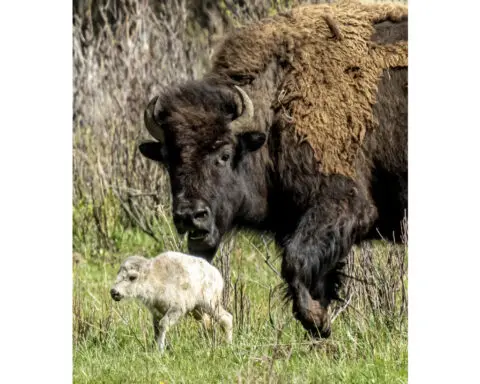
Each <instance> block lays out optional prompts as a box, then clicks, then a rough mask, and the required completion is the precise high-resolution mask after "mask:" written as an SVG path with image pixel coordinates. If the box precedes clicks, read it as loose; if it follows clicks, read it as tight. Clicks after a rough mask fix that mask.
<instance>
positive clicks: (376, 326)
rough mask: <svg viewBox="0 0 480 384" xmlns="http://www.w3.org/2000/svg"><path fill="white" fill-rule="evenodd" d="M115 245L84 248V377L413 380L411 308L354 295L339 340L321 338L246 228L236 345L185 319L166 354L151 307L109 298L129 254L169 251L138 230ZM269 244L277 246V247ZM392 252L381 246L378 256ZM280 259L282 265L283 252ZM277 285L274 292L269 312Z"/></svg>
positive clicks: (236, 269) (80, 340) (236, 278)
mask: <svg viewBox="0 0 480 384" xmlns="http://www.w3.org/2000/svg"><path fill="white" fill-rule="evenodd" d="M115 248H116V249H117V251H115V252H113V253H112V252H107V251H102V252H97V253H96V254H95V257H93V256H89V254H88V252H86V253H84V254H86V256H85V257H86V259H85V260H84V261H83V262H82V263H80V264H79V265H77V266H76V267H75V268H74V271H73V280H74V292H73V314H74V316H73V322H74V324H73V327H74V335H73V348H74V351H73V352H74V361H73V363H74V364H73V367H74V368H73V378H74V382H75V383H161V382H164V383H220V382H221V383H231V382H239V383H267V382H273V383H406V382H407V360H408V359H407V329H406V314H402V315H398V311H396V312H395V313H394V314H393V315H389V316H387V315H385V313H384V312H383V311H380V310H375V311H374V310H372V309H371V307H369V306H368V305H366V301H365V300H362V298H361V297H355V296H354V299H353V300H352V305H351V307H349V308H348V310H346V311H344V312H343V313H341V314H340V316H339V317H338V318H337V319H336V320H335V322H334V324H333V332H332V336H331V338H330V339H328V340H322V341H320V342H317V343H314V342H313V341H312V340H310V339H309V338H307V337H306V336H305V333H304V331H303V329H302V327H301V325H300V324H299V323H298V322H296V321H295V320H294V319H293V317H292V316H291V312H290V305H286V306H285V305H284V304H283V302H282V300H281V294H280V290H273V289H274V288H275V287H276V286H278V284H279V283H280V282H281V280H280V279H279V277H278V276H277V275H276V274H275V273H274V272H273V270H272V269H271V268H270V267H269V266H268V265H267V264H266V263H265V261H264V257H265V253H266V248H265V246H264V245H263V243H262V242H260V241H259V240H258V239H257V238H253V239H252V238H251V237H246V236H244V235H242V234H240V235H239V236H238V237H237V241H236V244H235V247H234V251H233V252H232V253H231V255H230V264H231V265H230V279H231V284H230V286H231V290H230V300H229V304H228V305H227V309H228V310H229V311H230V312H232V313H233V315H234V322H235V324H234V342H233V344H232V345H230V346H228V345H226V344H225V343H224V342H223V334H222V333H221V330H220V329H219V327H215V328H214V330H213V331H210V332H205V331H203V329H202V327H201V326H200V325H199V324H198V323H196V322H195V321H194V320H193V318H186V319H184V320H182V321H181V322H180V323H179V324H177V325H176V326H175V327H174V328H173V329H172V330H171V331H170V332H169V333H168V334H167V340H168V343H169V349H167V351H166V353H165V354H164V355H162V356H160V355H159V354H158V353H157V351H156V347H155V344H154V342H153V329H152V327H151V320H150V314H149V312H148V310H147V309H146V308H144V307H143V306H142V305H140V304H137V303H136V302H133V301H132V302H119V303H117V302H114V301H113V300H112V299H111V298H110V296H109V289H110V286H111V285H112V282H113V280H114V278H115V275H116V271H117V269H118V266H119V264H120V262H121V260H122V259H123V257H125V256H126V255H128V254H130V253H133V252H135V251H137V252H139V253H143V254H145V255H147V256H153V255H154V254H155V253H157V252H158V251H160V249H159V248H158V246H157V245H155V243H154V242H153V241H152V240H151V239H150V238H148V237H147V236H146V235H143V234H141V233H139V232H138V231H135V230H133V229H131V230H126V231H124V234H123V236H122V238H121V239H120V238H118V239H117V240H116V247H115ZM83 249H89V248H88V247H86V248H85V247H84V248H83ZM268 250H269V252H275V249H274V247H273V246H272V245H270V246H268ZM388 252H389V249H388V247H387V248H386V247H385V246H376V247H374V253H375V257H376V258H378V259H379V260H386V259H387V256H388V255H387V253H388ZM384 264H385V263H383V264H382V263H379V265H380V267H379V268H385V266H383V267H382V266H381V265H384ZM273 266H274V267H275V268H277V269H279V260H278V259H277V260H275V261H274V262H273ZM235 287H236V289H235ZM272 290H273V291H272ZM235 291H236V294H235ZM270 292H275V293H273V294H272V295H271V296H272V298H271V300H270V310H269V296H270ZM240 293H242V294H243V295H241V294H240ZM379 297H380V296H379ZM380 304H381V301H380ZM242 305H243V310H240V308H241V307H242ZM353 307H354V308H355V309H353ZM270 318H271V319H272V321H273V325H272V323H271V322H270ZM241 319H243V321H241Z"/></svg>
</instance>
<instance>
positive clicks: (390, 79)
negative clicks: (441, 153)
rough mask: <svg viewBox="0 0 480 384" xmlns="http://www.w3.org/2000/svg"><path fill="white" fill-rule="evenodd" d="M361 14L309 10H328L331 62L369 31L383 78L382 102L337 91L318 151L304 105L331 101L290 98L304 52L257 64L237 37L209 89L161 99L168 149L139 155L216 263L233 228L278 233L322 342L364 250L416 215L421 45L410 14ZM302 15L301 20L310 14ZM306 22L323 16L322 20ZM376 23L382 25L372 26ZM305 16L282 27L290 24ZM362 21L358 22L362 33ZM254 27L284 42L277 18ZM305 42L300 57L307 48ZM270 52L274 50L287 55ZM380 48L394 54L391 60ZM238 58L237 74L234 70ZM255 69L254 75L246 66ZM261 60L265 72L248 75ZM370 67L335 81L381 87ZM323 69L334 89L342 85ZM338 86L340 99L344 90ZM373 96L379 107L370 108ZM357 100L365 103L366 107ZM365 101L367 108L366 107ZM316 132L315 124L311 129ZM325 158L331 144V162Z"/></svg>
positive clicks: (195, 241) (196, 249)
mask: <svg viewBox="0 0 480 384" xmlns="http://www.w3.org/2000/svg"><path fill="white" fill-rule="evenodd" d="M348 4H350V5H348ZM348 4H347V5H338V7H337V6H333V7H332V8H329V7H328V6H325V5H321V6H312V7H315V8H309V9H312V10H315V12H317V13H318V14H322V12H323V11H324V10H325V17H324V18H323V22H324V23H325V27H322V28H323V29H321V31H324V30H326V31H329V32H328V34H327V35H326V36H323V35H322V33H323V32H318V33H319V36H318V41H319V43H318V46H316V47H315V49H316V51H317V52H318V51H319V50H320V51H321V50H324V51H325V52H326V53H328V52H332V51H335V50H336V49H337V48H336V47H339V46H340V45H341V46H342V47H343V48H342V49H343V50H347V51H348V49H352V48H351V47H355V45H352V44H351V39H352V33H351V32H352V28H353V27H352V25H357V24H356V23H360V24H361V25H362V26H361V27H358V29H359V30H360V31H361V34H362V35H361V37H358V36H357V37H356V40H355V41H356V44H357V43H358V42H359V41H360V43H361V44H360V46H363V47H371V49H372V50H374V51H375V52H376V55H377V56H375V57H376V58H377V59H378V60H379V62H380V64H378V63H377V64H378V65H379V67H378V68H382V69H381V70H380V71H379V72H378V76H377V77H376V78H375V79H376V83H374V82H371V83H372V84H374V85H375V89H370V90H369V92H373V93H374V96H373V97H370V96H371V95H370V93H369V92H366V91H365V88H364V87H363V85H362V86H360V85H358V84H357V86H356V87H352V89H354V90H355V91H352V92H353V93H351V94H350V93H349V94H348V95H349V97H350V96H351V99H350V98H349V97H345V95H346V94H339V95H335V97H334V98H335V99H336V100H337V99H338V100H339V102H342V103H343V104H341V105H339V106H338V107H337V108H334V109H333V110H331V111H328V110H324V111H322V114H319V115H318V116H321V118H320V120H319V121H318V130H319V131H320V130H321V132H322V135H318V137H317V138H316V141H315V143H316V144H315V143H312V141H311V140H309V139H308V137H306V138H305V136H303V137H299V133H302V134H303V133H304V132H303V131H302V132H299V131H298V129H297V128H298V126H299V123H301V121H299V119H301V116H302V113H303V112H302V111H303V110H302V108H303V107H302V106H304V105H314V106H318V105H321V103H322V100H320V101H318V100H313V99H312V100H310V101H309V100H305V99H302V97H303V98H305V95H306V94H307V93H304V94H303V96H302V93H301V92H300V93H299V94H295V93H292V94H288V95H285V94H284V92H283V90H284V89H285V88H284V86H285V82H286V81H287V80H288V86H289V87H295V86H296V85H295V84H296V83H292V76H291V74H292V73H297V72H295V71H296V70H298V68H296V69H295V56H294V57H293V58H292V57H289V58H288V60H287V59H286V58H284V57H282V54H283V53H282V52H280V51H278V52H275V54H272V55H271V56H268V55H267V54H266V53H265V52H267V51H266V50H262V51H259V52H257V57H256V59H258V60H257V61H254V60H253V59H252V57H253V56H254V53H252V55H251V56H247V58H245V56H243V57H241V54H242V52H243V51H242V50H248V49H251V48H252V47H251V46H250V45H248V46H247V45H245V46H239V45H238V44H240V43H239V42H241V41H242V39H243V40H244V41H247V42H248V41H249V38H248V34H249V33H250V32H249V29H248V28H247V29H245V30H243V32H242V31H241V32H237V37H235V40H234V41H233V40H230V41H229V40H227V42H226V44H225V45H224V46H223V48H222V49H221V50H220V54H219V55H218V56H217V61H216V62H215V63H214V69H213V70H212V72H210V73H209V74H208V75H207V76H206V77H205V79H204V80H201V81H194V82H190V83H187V84H184V85H181V86H178V87H172V88H171V89H169V90H166V91H165V92H164V93H163V94H162V95H161V96H159V97H155V98H154V99H152V101H151V102H150V103H149V105H148V106H147V108H146V110H145V124H146V126H147V129H148V130H149V132H150V134H151V135H152V136H153V137H154V138H156V139H157V141H156V142H146V143H143V144H141V145H140V151H141V153H142V154H143V155H144V156H146V157H147V158H149V159H152V160H155V161H158V162H161V163H163V164H165V165H166V166H167V169H168V172H169V175H170V180H171V187H172V197H173V215H174V222H175V225H176V227H177V229H178V231H179V232H180V233H185V232H188V234H189V249H190V252H192V253H193V254H196V255H198V256H201V257H204V258H206V259H208V260H209V261H211V260H212V258H213V256H214V254H215V252H216V249H217V247H218V245H219V242H220V240H221V238H222V236H223V235H224V234H225V233H226V232H228V231H230V230H231V229H232V228H234V227H237V228H238V227H239V228H248V229H254V230H259V231H269V232H270V233H273V234H274V236H275V239H276V241H277V243H278V244H279V245H280V246H281V247H282V249H283V259H282V277H283V279H284V280H285V281H286V283H287V285H288V290H287V294H288V297H290V298H291V299H292V301H293V306H292V309H293V313H294V315H295V317H296V318H297V319H298V320H299V321H300V322H301V323H302V325H303V326H304V328H305V329H306V330H308V331H309V332H311V334H313V335H314V336H323V337H328V336H329V335H330V317H329V313H328V309H329V305H330V303H331V301H332V300H335V299H338V289H339V287H340V285H341V273H340V271H341V269H342V267H343V265H344V262H345V258H346V256H347V254H348V252H349V251H350V249H351V247H352V246H353V245H354V244H358V243H360V242H361V241H363V240H368V239H372V238H376V237H378V236H379V235H381V237H382V238H384V239H394V238H395V236H394V234H395V233H398V232H399V231H400V222H401V220H402V218H403V216H404V214H405V212H406V209H407V175H408V164H407V136H408V133H407V112H408V108H407V104H408V85H407V84H408V69H407V66H406V65H404V62H405V61H406V57H404V56H402V55H403V54H404V51H405V46H406V43H407V41H408V37H407V29H408V28H407V27H408V19H407V15H406V9H404V8H402V7H397V6H393V5H388V6H387V5H385V6H383V5H374V6H369V5H362V4H358V3H348ZM342 7H343V8H342ZM353 8H355V9H353ZM330 9H332V10H333V11H330ZM352 9H353V10H352ZM302 12H303V11H302V10H299V11H298V12H297V13H292V15H295V16H294V17H297V18H301V17H302ZM307 13H308V14H309V18H308V20H311V12H310V11H308V10H307ZM365 14H370V16H369V17H370V19H369V20H374V22H373V24H372V25H371V26H370V25H368V24H366V22H365V20H366V19H365V18H364V16H362V15H365ZM292 15H290V16H289V15H283V16H281V17H279V19H278V20H280V21H281V20H287V21H288V23H290V22H291V19H292V17H293V16H292ZM372 15H373V16H372ZM282 18H283V19H282ZM349 18H353V19H355V20H353V22H351V23H349V22H348V19H349ZM275 20H276V19H275ZM305 20H307V19H304V20H303V22H306V21H305ZM308 20H307V21H308ZM337 20H340V21H343V22H345V23H348V25H349V26H348V28H350V29H348V28H347V27H346V26H344V25H340V24H339V22H337ZM287 21H286V22H285V23H287ZM314 21H315V20H314ZM308 22H309V21H308ZM279 23H280V22H279ZM360 24H358V25H360ZM272 25H274V24H272ZM292 25H295V23H292ZM314 25H315V26H317V25H321V23H320V22H318V23H316V22H315V23H314ZM281 27H282V28H283V27H284V25H283V24H282V25H281ZM251 28H252V29H253V30H256V32H255V33H256V34H257V35H258V33H259V30H260V32H261V33H263V32H262V31H263V29H264V30H266V31H267V32H268V33H269V36H270V37H271V38H272V39H274V38H275V39H276V38H278V36H280V37H282V36H284V34H283V35H282V34H278V36H277V35H276V34H275V33H271V30H272V28H274V27H270V24H268V22H265V23H264V24H261V23H260V24H258V25H257V26H255V25H253V26H252V27H251ZM262 28H263V29H262ZM346 32H348V33H346ZM238 33H240V35H238ZM292 33H293V32H292ZM332 33H333V35H334V37H335V36H336V38H332ZM257 35H255V36H257ZM239 37H240V38H239ZM287 37H288V36H287ZM367 38H368V41H366V40H365V39H367ZM232 39H233V38H232ZM362 39H363V40H362ZM287 40H288V39H287ZM289 41H290V40H289ZM293 41H294V42H295V41H296V43H297V44H299V47H298V49H299V50H301V49H302V46H301V42H299V41H298V39H297V40H293ZM263 43H264V46H265V47H273V48H272V49H277V47H281V45H278V44H270V42H268V41H266V40H265V41H264V42H263ZM235 44H237V45H235ZM396 44H398V46H397V45H396ZM232 47H233V48H232ZM235 47H236V48H235ZM237 48H238V49H239V51H238V52H236V54H237V56H235V51H234V50H235V49H237ZM397 48H398V49H397ZM269 49H270V48H269ZM279 49H282V48H279ZM232 50H233V51H232ZM222 52H223V53H222ZM226 52H228V55H227V54H226ZM291 52H296V51H295V49H293V50H291ZM366 52H367V53H368V52H369V51H368V50H367V51H366ZM379 52H383V53H385V54H386V55H387V56H386V58H385V60H384V58H382V57H381V55H380V53H379ZM399 52H400V53H399ZM402 52H403V53H402ZM383 53H382V54H383ZM288 54H290V53H288ZM297 54H298V55H301V53H298V52H297ZM260 56H261V57H260ZM347 56H348V55H347ZM305 57H308V55H307V56H302V60H305ZM312 57H313V56H312ZM227 58H228V60H231V61H232V63H234V64H228V63H227V62H226V61H225V60H226V59H227ZM237 59H238V60H237ZM240 59H241V60H240ZM249 59H251V60H250V62H248V60H249ZM264 59H265V63H264V65H260V64H261V60H264ZM324 59H325V58H323V60H324ZM364 59H365V60H364ZM242 60H243V64H242V65H245V66H246V67H244V72H241V71H240V69H241V68H240V69H239V65H240V64H239V63H242ZM245 60H246V61H245ZM312 60H314V59H312ZM345 60H347V59H345ZM369 60H370V61H369ZM300 61H301V60H300ZM303 62H304V61H303ZM235 63H236V64H235ZM249 63H250V64H251V65H252V68H247V67H248V65H250V64H249ZM252 63H253V64H252ZM365 63H371V59H370V58H362V57H360V58H359V61H358V65H353V64H354V63H352V62H348V63H343V62H342V61H335V62H334V63H332V66H335V68H334V70H335V73H344V74H345V75H342V77H341V78H339V80H337V81H339V82H344V83H342V84H340V85H341V86H342V87H343V88H342V89H347V90H350V88H349V84H355V82H356V81H359V82H360V83H359V84H370V83H368V82H367V83H361V81H364V80H365V79H364V77H365V73H367V72H368V71H369V70H370V69H371V68H369V67H368V66H369V65H370V64H365ZM389 63H390V64H389ZM399 63H402V65H399ZM313 64H315V63H313ZM362 65H367V67H362ZM338 66H340V67H341V68H339V67H338ZM314 67H315V65H312V68H314ZM375 68H376V69H375V70H377V69H378V68H377V67H375ZM340 69H341V70H340ZM322 70H323V74H324V76H323V77H324V78H325V79H327V80H328V81H333V80H335V79H336V78H335V77H333V78H332V76H328V75H329V74H328V73H327V72H325V68H323V69H322ZM229 71H230V72H229ZM298 73H300V74H299V75H298V76H302V74H301V72H298ZM332 73H333V72H332ZM375 73H376V72H375ZM330 75H331V74H330ZM362 79H363V80H362ZM303 80H304V79H303ZM236 85H242V87H241V88H239V87H236ZM325 87H330V88H329V91H328V92H332V91H331V87H332V84H331V83H329V84H327V85H325ZM309 92H311V89H310V88H309ZM349 92H350V91H349ZM322 94H323V93H322ZM326 94H328V93H326ZM326 94H324V95H326ZM366 94H368V99H369V100H370V99H371V100H373V101H372V103H370V104H369V102H368V103H366V101H365V100H366V99H365V98H364V97H365V95H366ZM355 97H358V100H360V99H361V100H362V103H363V104H362V103H357V104H356V101H358V100H357V99H355ZM299 98H300V99H299ZM280 100H281V103H280V106H279V103H278V102H279V101H280ZM292 100H293V101H292ZM330 101H331V100H330ZM318 103H320V104H318ZM360 104H362V105H363V107H362V109H359V110H355V108H356V107H358V105H360ZM289 105H290V107H292V105H293V106H295V107H292V109H291V111H290V112H289V110H288V108H287V107H288V106H289ZM325 106H328V103H325ZM340 108H341V112H342V113H340V114H339V113H337V111H338V110H339V109H340ZM292 111H293V112H294V113H293V112H292ZM289 113H290V115H289ZM292 113H293V118H292ZM295 113H297V114H296V115H295ZM356 113H357V114H356ZM333 117H335V118H333ZM343 117H345V120H344V121H343V123H344V124H343V125H339V126H338V127H337V126H335V127H332V126H330V125H329V124H328V122H329V121H338V122H342V119H343ZM329 118H330V120H329ZM312 122H313V120H312V118H310V120H308V123H309V124H310V125H309V126H312V124H313V123H312ZM357 128H358V129H357ZM312 133H314V132H309V134H312ZM337 133H339V135H338V137H340V139H338V137H337V136H335V135H337ZM300 136H301V135H300ZM307 136H308V135H307ZM310 137H311V135H310ZM319 138H321V139H319ZM299 139H300V140H299ZM336 140H337V141H336ZM342 140H343V141H342ZM322 148H328V154H327V155H326V154H325V153H321V151H320V149H322ZM329 156H330V157H329ZM319 159H322V160H325V162H324V163H322V161H319ZM327 165H329V166H327ZM397 238H398V236H397Z"/></svg>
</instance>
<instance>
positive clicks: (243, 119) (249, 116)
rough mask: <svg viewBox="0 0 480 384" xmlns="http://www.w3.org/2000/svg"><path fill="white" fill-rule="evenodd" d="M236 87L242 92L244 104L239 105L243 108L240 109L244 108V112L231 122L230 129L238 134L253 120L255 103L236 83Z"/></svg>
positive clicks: (241, 97)
mask: <svg viewBox="0 0 480 384" xmlns="http://www.w3.org/2000/svg"><path fill="white" fill-rule="evenodd" d="M235 89H236V90H237V91H238V93H239V94H240V99H241V101H242V105H241V106H239V107H241V108H238V109H240V110H242V113H241V115H240V116H238V117H237V118H236V119H235V120H233V121H232V122H231V123H230V129H231V131H232V132H233V133H235V134H237V133H240V132H243V130H244V128H245V127H247V126H249V125H250V124H251V122H252V121H253V103H252V100H250V97H248V95H247V93H246V92H245V91H244V90H243V89H242V88H240V87H237V86H236V85H235Z"/></svg>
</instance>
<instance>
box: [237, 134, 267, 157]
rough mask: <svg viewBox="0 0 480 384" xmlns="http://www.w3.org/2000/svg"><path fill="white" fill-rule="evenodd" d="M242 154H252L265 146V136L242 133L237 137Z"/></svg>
mask: <svg viewBox="0 0 480 384" xmlns="http://www.w3.org/2000/svg"><path fill="white" fill-rule="evenodd" d="M238 139H239V142H240V144H241V147H242V152H254V151H256V150H258V149H260V148H261V147H262V145H263V144H265V140H266V139H267V136H266V135H265V133H263V132H244V133H241V134H240V135H239V137H238Z"/></svg>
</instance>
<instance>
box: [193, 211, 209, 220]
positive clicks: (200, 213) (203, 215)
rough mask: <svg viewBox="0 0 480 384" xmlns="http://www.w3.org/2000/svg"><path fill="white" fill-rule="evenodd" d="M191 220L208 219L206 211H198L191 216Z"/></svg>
mask: <svg viewBox="0 0 480 384" xmlns="http://www.w3.org/2000/svg"><path fill="white" fill-rule="evenodd" d="M193 218H194V219H195V220H197V221H205V220H206V219H207V218H208V210H206V209H199V210H197V211H195V213H194V214H193Z"/></svg>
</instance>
